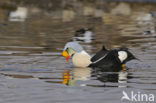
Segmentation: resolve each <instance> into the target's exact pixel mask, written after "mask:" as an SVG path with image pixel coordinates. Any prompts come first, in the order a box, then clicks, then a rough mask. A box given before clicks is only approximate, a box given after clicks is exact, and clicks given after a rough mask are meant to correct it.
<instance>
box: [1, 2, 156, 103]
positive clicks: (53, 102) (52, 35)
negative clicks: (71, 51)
mask: <svg viewBox="0 0 156 103" xmlns="http://www.w3.org/2000/svg"><path fill="white" fill-rule="evenodd" d="M59 3H60V2H58V3H57V2H56V5H58V4H59ZM8 4H9V5H10V6H9V7H10V8H8V7H7V8H4V7H5V6H3V7H2V8H0V12H2V13H1V14H0V19H1V21H0V28H1V29H0V102H2V103H43V102H44V103H103V102H105V103H114V102H118V103H120V102H121V97H122V92H123V91H126V92H127V93H130V92H131V91H134V92H136V93H137V92H141V93H147V94H154V95H155V96H156V85H155V84H156V81H155V79H156V69H155V67H156V64H155V61H156V23H155V21H156V14H155V13H156V9H155V6H156V5H155V4H136V3H115V2H112V3H104V2H100V1H97V2H95V3H93V2H79V1H73V2H61V5H60V6H59V7H58V8H57V7H55V6H50V4H51V5H52V4H55V3H53V2H52V3H50V4H49V6H47V7H45V6H43V5H42V2H40V3H38V4H35V3H34V4H31V5H30V4H29V2H25V1H23V2H22V3H21V4H20V3H19V2H17V3H16V5H13V4H14V2H9V3H8ZM32 5H33V6H32ZM11 7H12V8H11ZM123 8H124V10H123ZM15 11H16V12H18V13H17V14H20V12H22V13H23V14H20V15H22V16H19V15H18V16H16V13H15ZM11 13H12V14H11ZM14 13H15V14H14ZM8 14H9V15H8ZM82 28H85V29H88V28H91V32H92V33H93V35H91V37H87V38H86V37H84V36H81V38H79V37H78V36H76V35H75V32H76V30H79V29H82ZM75 38H79V39H75ZM74 40H76V41H78V42H79V43H80V44H81V45H82V46H83V47H84V49H85V50H86V51H87V52H88V53H89V54H90V55H94V54H95V53H96V52H97V51H98V50H100V49H101V47H102V45H105V46H106V48H108V49H112V48H118V47H127V48H129V50H130V51H131V52H132V53H133V54H134V55H135V56H136V57H137V58H139V59H140V61H137V60H133V61H131V62H128V63H127V64H126V66H127V68H128V70H127V71H120V72H101V71H93V70H92V69H91V68H75V67H74V66H73V65H72V63H71V61H70V62H69V63H67V62H66V60H65V58H64V57H62V55H61V52H62V50H63V47H64V45H65V43H67V42H69V41H74ZM155 99H156V98H155ZM124 102H128V101H124Z"/></svg>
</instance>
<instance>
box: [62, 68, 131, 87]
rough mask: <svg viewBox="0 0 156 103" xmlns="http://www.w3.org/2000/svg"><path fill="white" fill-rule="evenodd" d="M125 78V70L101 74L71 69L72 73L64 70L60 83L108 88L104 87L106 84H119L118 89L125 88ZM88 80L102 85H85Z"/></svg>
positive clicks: (89, 69)
mask: <svg viewBox="0 0 156 103" xmlns="http://www.w3.org/2000/svg"><path fill="white" fill-rule="evenodd" d="M127 77H128V72H127V71H126V70H122V71H120V72H103V71H99V70H98V71H95V70H92V69H91V68H73V70H72V71H70V70H66V72H65V73H63V82H62V83H63V84H66V85H68V86H92V87H110V86H109V85H106V83H107V82H108V83H109V82H112V83H119V84H118V87H127V86H126V83H127V79H128V78H127ZM89 80H98V81H100V82H102V84H101V83H100V84H98V83H97V84H90V83H89V82H88V83H87V81H89ZM84 81H85V82H84ZM111 87H113V85H111Z"/></svg>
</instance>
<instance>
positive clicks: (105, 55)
mask: <svg viewBox="0 0 156 103" xmlns="http://www.w3.org/2000/svg"><path fill="white" fill-rule="evenodd" d="M119 51H125V52H126V53H127V58H126V59H125V60H124V61H123V62H121V61H120V59H119V57H118V56H119V55H118V52H119ZM132 59H136V58H135V57H134V56H133V54H132V53H130V52H129V51H128V49H127V48H120V49H113V50H106V49H105V48H104V47H103V49H102V50H100V51H99V52H98V53H97V54H96V55H95V56H93V57H92V58H91V61H92V63H91V64H90V65H89V67H92V68H94V69H102V70H103V71H114V72H117V71H119V70H121V69H122V64H125V63H126V62H128V61H130V60H132Z"/></svg>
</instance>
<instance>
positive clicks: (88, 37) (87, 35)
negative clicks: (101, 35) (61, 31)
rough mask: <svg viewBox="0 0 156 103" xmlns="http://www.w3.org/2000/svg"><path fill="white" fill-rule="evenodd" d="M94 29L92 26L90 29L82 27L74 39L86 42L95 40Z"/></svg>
mask: <svg viewBox="0 0 156 103" xmlns="http://www.w3.org/2000/svg"><path fill="white" fill-rule="evenodd" d="M93 35H94V33H93V31H92V29H91V28H88V29H84V28H82V29H80V30H77V31H76V32H75V35H74V37H73V41H78V42H80V41H82V42H84V43H91V42H92V40H93Z"/></svg>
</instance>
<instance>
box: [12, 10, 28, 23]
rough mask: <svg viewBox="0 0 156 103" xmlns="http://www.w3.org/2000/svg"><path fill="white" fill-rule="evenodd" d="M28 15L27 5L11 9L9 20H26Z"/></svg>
mask: <svg viewBox="0 0 156 103" xmlns="http://www.w3.org/2000/svg"><path fill="white" fill-rule="evenodd" d="M27 15H28V9H27V8H26V7H18V8H17V10H16V11H11V12H10V14H9V21H21V22H23V21H25V19H26V18H27Z"/></svg>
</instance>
